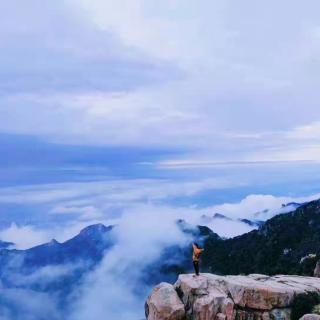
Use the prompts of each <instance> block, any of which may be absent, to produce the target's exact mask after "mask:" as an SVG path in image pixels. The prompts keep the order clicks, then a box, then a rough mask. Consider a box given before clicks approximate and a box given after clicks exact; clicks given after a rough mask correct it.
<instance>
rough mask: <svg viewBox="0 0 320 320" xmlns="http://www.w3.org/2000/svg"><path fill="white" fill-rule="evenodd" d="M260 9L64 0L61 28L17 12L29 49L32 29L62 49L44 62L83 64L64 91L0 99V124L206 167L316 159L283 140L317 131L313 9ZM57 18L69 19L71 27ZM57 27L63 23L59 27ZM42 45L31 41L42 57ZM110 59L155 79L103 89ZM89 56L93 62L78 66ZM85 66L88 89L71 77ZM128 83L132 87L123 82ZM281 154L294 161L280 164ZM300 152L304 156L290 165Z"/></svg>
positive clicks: (60, 8) (8, 129) (218, 4)
mask: <svg viewBox="0 0 320 320" xmlns="http://www.w3.org/2000/svg"><path fill="white" fill-rule="evenodd" d="M261 6H262V8H263V10H261V7H260V6H259V7H257V6H256V5H254V4H252V3H251V2H247V1H245V2H244V3H242V4H241V5H239V4H234V3H232V4H231V2H229V1H227V2H224V3H223V4H221V2H219V1H203V2H202V3H201V5H199V3H198V2H195V1H191V2H185V1H174V2H172V1H165V2H163V3H161V4H160V3H159V2H154V1H143V0H139V1H135V2H132V1H125V0H121V1H117V2H116V3H115V2H114V1H100V0H94V1H87V0H83V1H81V2H79V1H78V2H76V1H71V0H70V1H69V2H68V5H66V4H64V5H63V6H62V5H60V6H59V5H58V4H55V5H54V6H53V7H54V9H55V10H54V12H55V14H54V16H55V17H56V19H57V21H59V23H55V24H52V23H48V21H47V20H46V19H43V18H41V19H40V18H39V17H38V18H37V19H36V18H35V16H36V17H37V14H35V13H34V12H33V11H32V10H26V14H25V15H23V14H22V17H21V18H23V19H24V21H25V24H27V25H28V26H29V28H28V30H27V35H28V37H29V38H30V39H31V40H32V41H37V40H39V34H38V33H37V32H38V31H37V30H43V33H44V38H45V35H47V34H49V35H50V37H49V40H50V41H49V44H50V45H54V48H55V50H57V51H58V52H63V53H64V54H63V55H62V56H61V55H57V56H54V57H52V59H47V60H48V61H53V62H54V63H55V64H56V65H58V66H63V65H64V64H65V56H70V53H72V56H75V57H76V58H77V59H78V58H79V57H80V58H79V59H80V64H76V66H75V69H72V70H70V72H69V73H68V74H69V75H70V74H71V75H72V80H70V82H69V83H67V84H62V87H63V90H61V89H59V90H55V92H52V91H50V90H49V91H48V90H44V91H41V92H40V91H39V90H37V91H34V90H29V91H28V90H27V92H26V91H23V92H21V89H20V90H17V92H14V94H6V95H5V96H4V97H3V98H2V100H1V101H0V109H1V114H2V117H1V120H0V128H1V130H2V131H3V132H10V133H23V134H34V135H38V136H41V137H45V138H46V139H48V140H51V141H55V142H58V143H77V144H104V145H122V146H123V145H133V146H137V145H138V146H142V145H143V146H147V147H151V146H152V147H155V146H156V147H158V146H166V147H173V148H182V147H183V148H186V147H187V148H189V149H190V153H191V155H192V157H193V158H201V156H203V155H204V154H206V155H205V156H206V158H207V159H208V161H212V162H215V161H230V160H231V159H232V160H235V161H242V160H246V161H250V160H251V158H253V159H254V160H256V161H264V160H269V159H270V158H272V156H273V155H274V156H275V157H276V158H277V159H278V160H280V161H281V160H287V161H293V160H295V159H301V158H303V159H304V160H312V159H314V158H317V159H318V154H317V153H316V152H315V151H314V149H316V148H317V147H318V143H317V144H315V145H314V147H313V149H312V150H310V148H312V146H310V148H309V150H308V151H305V149H304V148H303V146H302V145H301V144H299V145H296V144H295V141H294V139H287V136H288V135H287V134H286V133H289V135H290V132H292V130H296V129H294V128H299V127H301V126H302V125H303V124H305V123H312V122H314V123H315V124H316V121H317V118H318V117H319V112H318V106H317V105H316V103H315V101H317V100H318V93H317V92H318V90H317V88H316V83H318V74H319V73H317V72H316V70H317V67H318V65H319V63H318V59H317V57H318V51H317V49H316V43H317V39H318V38H317V34H318V33H317V30H318V29H319V26H318V20H317V17H316V16H315V14H314V12H317V11H318V10H317V8H318V3H317V2H315V1H312V2H311V4H310V6H304V5H302V4H298V3H292V2H289V1H285V2H283V3H282V4H281V5H279V3H278V2H276V1H271V2H268V4H266V3H265V4H261ZM8 8H9V9H10V8H11V7H10V6H9V7H8ZM8 8H6V10H3V12H6V16H10V14H13V13H14V12H15V11H12V8H11V9H10V10H11V11H10V10H9V9H8ZM35 8H36V9H37V10H38V9H39V6H38V5H37V6H35ZM288 8H290V14H289V15H288V13H287V12H288ZM58 13H60V14H61V15H59V14H58ZM253 13H254V14H253ZM14 14H17V13H14ZM46 14H47V15H49V13H48V12H44V14H42V15H41V16H45V15H46ZM50 16H51V15H50ZM66 16H68V17H69V16H72V19H71V22H68V20H67V19H65V17H66ZM7 20H8V19H6V20H5V21H7ZM32 20H35V21H34V22H33V23H31V22H32ZM270 21H273V23H272V24H270ZM284 21H285V23H284ZM49 22H50V21H49ZM58 25H62V26H65V25H66V26H67V27H66V28H65V30H66V31H65V32H61V29H59V28H58V27H57V26H58ZM40 27H41V28H40ZM16 28H17V29H18V30H16V29H14V25H12V24H10V21H9V20H8V21H7V22H6V23H5V27H4V28H3V29H2V32H3V34H4V37H6V30H8V31H7V32H8V33H9V34H10V32H11V31H12V30H11V29H14V30H15V32H18V33H19V34H20V33H21V32H22V31H21V30H19V28H18V27H16ZM56 29H57V30H56ZM75 30H77V32H76V33H75ZM79 30H81V32H79ZM54 31H55V32H54ZM55 34H58V35H59V38H56V37H55V36H54V35H55ZM61 34H62V35H64V37H61ZM78 34H81V37H79V36H77V35H78ZM23 36H25V34H23V35H22V37H23ZM23 39H24V38H23ZM101 43H103V45H102V47H101ZM68 44H69V46H68ZM24 45H25V46H28V42H27V41H25V42H24ZM45 45H47V43H46V44H44V43H41V42H40V43H39V47H40V48H39V49H41V48H42V47H45ZM10 48H11V47H10ZM19 52H21V50H20V51H19ZM8 56H9V57H10V56H11V54H8ZM110 56H111V57H112V59H113V58H116V59H117V64H116V65H117V66H118V65H120V69H121V68H122V69H124V70H127V69H128V68H127V67H128V63H129V64H131V63H133V64H134V66H135V67H134V68H135V70H141V69H144V68H141V66H140V64H141V63H142V62H143V61H147V62H148V63H150V65H151V69H152V70H149V67H147V69H148V70H149V71H147V73H148V74H149V73H151V74H152V77H154V78H153V80H152V79H151V80H150V81H149V80H148V79H149V78H148V76H147V80H144V81H141V77H140V75H137V74H135V76H133V77H128V75H127V74H123V73H121V72H120V74H119V76H118V77H117V78H116V79H115V78H114V77H112V79H113V80H112V81H115V82H116V85H113V83H112V81H111V83H109V84H108V85H107V86H106V87H104V86H101V85H100V84H101V83H100V81H101V79H109V77H108V76H107V75H108V72H107V71H108V70H105V72H104V73H103V74H101V68H99V66H100V67H101V66H102V65H103V66H104V65H105V62H106V60H108V59H109V60H108V61H109V62H110ZM88 57H89V58H90V59H93V60H92V61H94V65H92V64H90V63H86V62H88V61H87V60H86V59H87V58H88ZM119 57H121V58H119ZM40 58H41V57H36V58H35V59H34V60H35V61H38V60H39V61H40V60H41V59H40ZM79 59H78V60H79ZM90 59H89V60H90ZM112 59H111V60H112ZM78 60H77V61H78ZM41 61H42V60H41ZM89 62H91V60H90V61H89ZM111 62H112V63H107V65H108V66H109V68H111V65H114V63H113V61H111ZM4 65H6V66H8V68H10V67H11V68H13V67H12V65H11V64H8V63H5V64H4ZM24 65H27V64H26V63H24ZM66 65H67V66H70V65H73V64H71V63H66ZM80 65H81V68H80ZM86 65H90V66H92V70H91V71H90V72H89V71H88V72H87V71H86V72H85V73H86V74H87V73H89V74H90V79H89V80H90V81H89V83H87V82H86V81H84V80H83V78H86V79H87V77H86V76H84V77H82V76H79V72H80V71H79V70H80V69H82V68H83V66H86ZM93 66H95V67H93ZM153 68H155V69H153ZM172 68H173V69H174V70H181V72H180V71H177V72H175V71H172ZM58 69H59V68H53V69H52V70H58ZM62 69H63V68H62ZM50 70H51V68H49V71H47V73H46V72H44V75H43V76H44V77H45V78H46V79H47V76H48V75H50V74H51V72H53V77H54V71H50ZM59 70H60V69H59ZM130 70H131V69H130ZM111 73H112V74H114V73H113V72H111ZM28 74H29V71H28ZM31 75H32V72H31ZM152 77H151V78H152ZM15 78H16V77H15ZM58 78H59V79H64V78H65V77H62V76H59V77H58ZM128 78H129V79H130V84H129V85H128V84H127V83H126V84H124V83H123V82H124V80H125V79H128ZM142 78H143V79H146V78H144V76H142ZM157 78H161V79H162V80H161V81H158V80H157ZM50 79H51V78H50ZM97 79H98V80H97ZM41 83H43V81H42V82H41ZM70 84H71V86H72V88H70ZM48 86H49V87H52V85H48ZM73 86H75V87H77V88H78V89H77V90H73ZM6 92H7V91H6ZM57 92H59V93H57ZM9 106H10V107H9ZM301 106H303V108H302V107H301ZM33 114H37V119H34V117H33V116H32V115H33ZM289 114H290V116H288V115H289ZM61 123H64V124H65V125H64V126H61ZM62 127H63V128H62ZM301 130H302V131H303V134H304V137H305V138H304V139H305V142H310V141H311V139H313V138H312V137H313V136H314V133H316V132H314V131H312V132H311V133H312V137H311V136H310V134H311V133H310V132H309V131H308V130H309V129H306V128H304V129H298V131H299V132H300V133H299V132H298V133H299V134H301ZM305 130H307V131H308V133H307V134H306V131H305ZM312 130H313V129H312ZM279 133H281V134H279ZM274 148H275V149H276V151H273V149H274ZM291 149H292V150H293V151H290V150H291ZM294 151H295V152H294ZM288 152H289V153H292V154H291V155H290V156H286V154H287V153H288ZM293 153H294V154H293ZM298 153H305V156H304V157H297V156H296V155H297V154H298Z"/></svg>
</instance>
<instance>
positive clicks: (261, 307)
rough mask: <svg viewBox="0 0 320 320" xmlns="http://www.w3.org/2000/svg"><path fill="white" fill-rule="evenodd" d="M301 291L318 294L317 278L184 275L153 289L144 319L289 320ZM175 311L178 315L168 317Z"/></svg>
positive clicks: (319, 288)
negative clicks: (295, 299)
mask: <svg viewBox="0 0 320 320" xmlns="http://www.w3.org/2000/svg"><path fill="white" fill-rule="evenodd" d="M304 292H319V293H320V279H319V278H311V277H301V276H285V275H279V276H272V277H270V276H265V275H258V274H252V275H249V276H218V275H214V274H201V275H200V276H198V277H196V276H194V275H191V274H184V275H180V276H179V278H178V280H177V282H176V283H175V284H174V285H173V286H172V285H170V284H168V283H162V284H160V285H159V286H157V287H155V288H154V290H153V291H152V292H151V294H150V296H149V297H148V300H147V302H146V316H147V319H148V320H173V319H188V320H245V319H250V320H251V319H252V320H260V319H261V320H269V319H272V320H289V319H290V311H291V310H290V307H291V304H292V301H293V299H294V297H295V295H297V294H299V293H304ZM155 310H156V311H155ZM176 310H179V312H178V313H177V314H178V317H172V314H174V313H175V312H177V311H176Z"/></svg>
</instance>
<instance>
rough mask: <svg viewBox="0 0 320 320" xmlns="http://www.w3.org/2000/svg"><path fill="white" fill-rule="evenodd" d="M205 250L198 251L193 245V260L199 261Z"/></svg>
mask: <svg viewBox="0 0 320 320" xmlns="http://www.w3.org/2000/svg"><path fill="white" fill-rule="evenodd" d="M203 250H204V249H198V248H197V247H196V246H195V245H194V244H192V260H193V261H199V258H200V254H201V253H202V251H203Z"/></svg>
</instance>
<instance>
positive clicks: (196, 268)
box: [193, 261, 199, 276]
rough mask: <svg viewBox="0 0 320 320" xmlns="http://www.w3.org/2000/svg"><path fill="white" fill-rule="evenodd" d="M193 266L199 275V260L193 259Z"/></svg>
mask: <svg viewBox="0 0 320 320" xmlns="http://www.w3.org/2000/svg"><path fill="white" fill-rule="evenodd" d="M193 267H194V271H195V273H196V275H197V276H198V275H199V261H193Z"/></svg>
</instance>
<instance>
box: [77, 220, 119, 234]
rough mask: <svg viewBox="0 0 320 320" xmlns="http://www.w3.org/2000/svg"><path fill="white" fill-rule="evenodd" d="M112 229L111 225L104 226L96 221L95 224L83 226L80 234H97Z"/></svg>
mask: <svg viewBox="0 0 320 320" xmlns="http://www.w3.org/2000/svg"><path fill="white" fill-rule="evenodd" d="M112 229H113V226H108V227H106V226H105V225H104V224H102V223H96V224H92V225H90V226H87V227H85V228H83V229H82V230H81V231H80V234H82V235H91V234H97V233H105V232H108V231H110V230H112Z"/></svg>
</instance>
